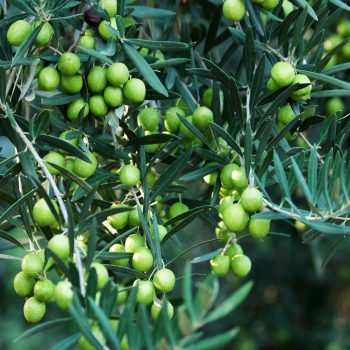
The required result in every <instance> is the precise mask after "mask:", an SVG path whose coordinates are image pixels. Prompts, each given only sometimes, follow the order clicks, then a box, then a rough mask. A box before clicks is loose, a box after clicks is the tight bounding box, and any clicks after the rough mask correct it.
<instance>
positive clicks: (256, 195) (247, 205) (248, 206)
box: [241, 188, 264, 213]
mask: <svg viewBox="0 0 350 350" xmlns="http://www.w3.org/2000/svg"><path fill="white" fill-rule="evenodd" d="M241 204H242V207H243V208H244V210H245V211H247V212H250V213H253V212H255V211H259V210H261V209H262V208H263V207H264V200H263V195H262V193H261V192H260V191H259V190H258V189H257V188H247V189H245V190H244V191H243V193H242V195H241Z"/></svg>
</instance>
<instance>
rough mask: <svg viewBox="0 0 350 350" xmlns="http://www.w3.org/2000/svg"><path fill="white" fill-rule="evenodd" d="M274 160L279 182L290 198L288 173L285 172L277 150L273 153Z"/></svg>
mask: <svg viewBox="0 0 350 350" xmlns="http://www.w3.org/2000/svg"><path fill="white" fill-rule="evenodd" d="M273 160H274V164H275V171H276V175H277V178H278V182H279V184H280V186H281V189H282V191H283V193H284V195H285V196H286V197H288V198H290V190H289V185H288V180H287V177H286V173H285V172H284V169H283V165H282V163H281V160H280V158H279V156H278V154H277V152H274V154H273Z"/></svg>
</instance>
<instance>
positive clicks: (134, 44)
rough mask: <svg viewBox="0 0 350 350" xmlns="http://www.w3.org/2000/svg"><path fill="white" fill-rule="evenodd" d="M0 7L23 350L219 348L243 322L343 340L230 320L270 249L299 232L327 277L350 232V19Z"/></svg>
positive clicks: (3, 119) (165, 4) (141, 7)
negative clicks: (39, 340)
mask: <svg viewBox="0 0 350 350" xmlns="http://www.w3.org/2000/svg"><path fill="white" fill-rule="evenodd" d="M1 4H2V7H1V18H2V19H1V20H0V31H1V33H2V35H1V37H0V40H1V43H0V47H1V50H0V83H1V84H0V113H1V116H0V135H1V136H0V147H1V148H0V157H1V159H0V172H1V173H0V184H1V187H0V199H1V200H0V237H1V239H2V240H4V242H5V241H7V242H6V244H5V245H4V246H3V247H2V248H1V249H2V250H6V253H4V254H1V255H0V258H3V259H7V260H9V262H10V263H11V264H15V263H16V262H18V264H17V265H16V267H17V272H16V274H13V275H12V276H11V284H13V287H14V291H15V292H16V293H17V294H18V295H19V296H20V297H22V298H23V299H22V300H23V303H24V304H23V305H24V306H23V315H24V318H25V320H26V321H27V322H29V323H38V324H37V325H34V326H32V327H31V328H28V330H27V331H26V332H24V333H23V334H21V335H19V338H18V339H17V341H20V340H22V339H24V338H27V337H29V336H32V335H34V334H37V333H40V332H44V331H46V330H48V329H51V328H53V327H62V326H67V325H69V327H67V329H69V330H65V331H64V332H63V333H64V336H63V337H62V339H61V340H59V341H58V342H56V344H55V345H54V346H53V349H55V350H57V349H60V350H62V349H71V348H75V347H78V346H79V347H80V348H82V349H123V350H125V349H143V348H146V349H168V348H171V349H173V348H176V349H188V350H189V349H191V350H192V349H219V348H221V347H223V346H225V345H227V346H229V347H230V346H231V345H230V344H232V342H234V339H235V337H236V335H237V334H238V333H239V328H238V327H239V326H240V324H239V322H241V323H242V325H243V327H244V329H245V335H244V336H248V337H249V338H251V339H253V338H257V339H256V341H258V338H262V343H263V344H273V345H275V346H277V347H278V346H284V345H285V344H287V345H285V346H294V347H301V346H303V347H305V348H308V349H311V348H313V347H315V348H319V344H322V345H323V344H325V343H327V342H329V341H332V340H333V337H332V336H328V335H327V336H326V337H325V338H324V339H321V340H320V342H317V341H314V340H313V339H311V338H310V339H305V338H304V337H303V335H302V336H301V337H300V339H302V340H300V339H299V338H298V339H294V340H293V339H292V338H293V336H291V334H290V330H289V332H288V327H289V326H288V324H284V323H283V322H282V323H281V324H278V322H276V321H275V320H274V321H272V320H269V321H268V322H267V323H269V322H272V323H271V324H274V325H275V324H278V327H276V329H273V330H272V331H271V334H270V333H269V337H272V336H273V335H272V333H274V336H275V338H276V342H273V341H271V338H268V339H267V343H266V339H264V337H262V336H261V334H260V335H259V332H258V331H257V330H256V329H251V330H249V329H248V328H247V327H246V326H247V320H245V319H244V317H243V318H242V317H239V318H237V319H235V318H232V317H231V316H232V315H233V314H234V313H236V308H237V307H238V306H239V305H240V304H241V303H242V302H243V301H244V300H245V299H246V297H247V296H248V295H249V292H251V291H252V293H254V289H255V288H257V289H256V290H259V288H262V286H263V283H262V282H261V281H260V280H259V276H261V274H257V273H256V272H254V270H256V271H258V269H259V268H260V265H259V260H260V261H261V259H262V258H261V256H262V255H264V253H262V251H261V250H260V249H263V247H264V246H265V244H266V245H267V247H270V246H273V244H274V242H276V243H275V244H276V246H275V247H276V248H277V247H280V246H281V243H280V240H281V239H286V237H288V235H290V234H295V232H296V231H298V232H302V233H303V235H302V240H303V242H304V243H307V244H310V245H311V247H312V256H313V262H314V264H315V267H316V269H315V271H314V272H313V273H314V275H315V276H316V275H317V274H320V273H321V271H323V269H324V268H325V267H326V265H327V264H328V263H329V261H330V260H331V259H332V257H333V255H334V254H335V253H336V251H337V250H338V248H339V247H340V246H341V244H342V243H343V242H344V240H345V238H346V237H347V235H348V234H349V233H350V229H349V226H348V225H347V221H348V213H349V212H350V200H349V187H350V185H349V184H350V166H349V160H348V155H347V151H346V148H347V145H348V136H349V135H348V134H349V131H350V126H349V118H348V115H345V113H344V112H345V109H346V104H345V102H344V100H343V98H344V97H346V96H348V95H349V94H350V84H349V83H348V82H347V81H346V72H347V70H348V69H349V68H350V64H349V63H348V62H347V60H348V58H350V46H349V45H350V43H349V38H350V24H349V23H350V22H348V20H347V19H346V13H347V11H349V10H350V7H349V6H348V5H346V4H345V3H344V2H342V1H340V0H329V1H328V0H322V1H305V0H291V1H287V0H284V1H278V0H255V1H250V0H247V1H243V0H226V1H224V2H222V1H221V0H217V1H216V0H211V1H210V0H201V1H191V0H187V1H186V0H181V1H176V2H174V1H147V2H145V3H144V2H142V1H124V0H118V1H117V0H100V1H93V0H91V1H72V0H59V1H50V0H34V1H29V0H28V1H27V0H25V1H17V0H11V1H6V0H5V1H2V2H1ZM291 226H295V229H291V228H290V227H291ZM267 235H268V237H266V236H267ZM286 246H287V248H286ZM291 246H293V247H294V242H293V243H292V242H291V241H289V242H288V243H283V244H282V247H283V249H285V251H286V252H287V251H288V249H290V247H291ZM16 247H17V248H21V249H22V253H21V254H20V257H18V255H17V253H14V249H12V248H16ZM198 247H201V249H200V250H198ZM315 247H317V251H316V249H315ZM9 248H10V249H9ZM265 249H267V248H265ZM293 249H294V248H293ZM299 249H302V246H301V243H300V248H299ZM192 251H194V252H195V253H194V256H193V254H192V257H191V255H190V254H191V252H192ZM198 251H199V252H200V253H199V254H197V253H196V252H198ZM270 256H271V255H270ZM190 257H191V258H190ZM184 258H185V259H184ZM277 258H278V256H277ZM279 258H280V259H281V262H280V263H281V264H282V259H283V258H284V257H283V254H281V256H279ZM264 259H265V258H264ZM16 260H17V261H16ZM264 261H265V262H266V260H264ZM302 261H303V262H304V266H303V264H300V262H298V264H297V263H296V264H295V268H296V269H297V270H298V272H301V271H304V270H305V271H306V269H308V268H309V266H306V265H311V263H310V261H308V260H307V259H304V258H303V259H302ZM299 264H300V265H299ZM256 265H257V267H255V266H256ZM278 265H279V261H277V260H276V261H272V260H270V261H268V264H267V265H266V271H265V273H270V277H271V276H274V274H276V275H277V274H278V273H279V272H278V271H277V269H278ZM251 270H253V272H254V277H255V279H257V280H255V286H254V284H253V282H252V281H249V276H250V275H249V274H250V273H251ZM307 271H309V270H307ZM219 277H220V279H219ZM245 279H248V280H247V281H246V280H245ZM298 279H299V280H301V281H302V282H301V283H305V281H306V276H305V280H304V281H303V278H302V277H300V276H299V275H298ZM7 282H9V281H7ZM271 283H272V282H271ZM266 284H267V283H266ZM274 284H275V282H273V286H271V285H270V286H268V285H267V286H266V285H265V286H263V288H264V290H265V292H264V293H265V294H264V298H267V299H268V298H270V299H271V298H272V299H271V300H273V299H274V295H275V294H274V293H275V291H276V287H275V285H274ZM266 293H267V294H266ZM268 293H269V294H268ZM269 295H270V297H269ZM251 300H254V303H255V305H259V298H255V297H253V298H252V299H251ZM59 309H61V310H59ZM257 309H258V307H257ZM49 310H50V316H49V317H48V316H45V314H46V313H47V312H48V311H49ZM51 310H52V312H51ZM250 311H252V312H253V315H254V312H255V313H257V314H258V310H250ZM247 315H248V314H247ZM44 317H45V319H43V318H44ZM251 317H252V316H251V315H250V316H249V317H247V319H251ZM258 317H260V315H259V316H258ZM226 320H227V321H228V322H227V324H226V323H225V322H226ZM219 322H222V324H224V323H225V326H223V327H217V324H218V323H219ZM228 327H229V329H228ZM260 333H261V332H260ZM277 333H278V335H276V334H277ZM291 339H292V340H291ZM293 341H295V342H294V343H293ZM0 344H1V343H0ZM18 344H20V343H18ZM240 344H241V345H239V346H241V347H242V348H243V349H244V346H246V347H248V346H249V348H254V346H255V345H254V342H253V343H251V342H250V340H247V341H246V343H245V345H244V341H241V342H240ZM242 344H243V345H242ZM332 346H334V347H335V346H338V345H337V343H329V348H330V349H331V347H332Z"/></svg>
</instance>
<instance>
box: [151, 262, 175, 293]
mask: <svg viewBox="0 0 350 350" xmlns="http://www.w3.org/2000/svg"><path fill="white" fill-rule="evenodd" d="M175 282H176V279H175V275H174V272H173V271H171V270H169V269H165V268H164V269H161V270H158V271H157V272H156V273H155V274H154V276H153V284H154V286H155V287H156V289H158V290H159V291H160V292H162V293H169V292H171V291H172V290H173V289H174V287H175Z"/></svg>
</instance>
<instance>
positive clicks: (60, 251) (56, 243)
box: [47, 234, 70, 261]
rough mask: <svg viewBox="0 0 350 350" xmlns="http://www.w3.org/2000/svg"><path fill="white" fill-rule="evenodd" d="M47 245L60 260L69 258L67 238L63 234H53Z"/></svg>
mask: <svg viewBox="0 0 350 350" xmlns="http://www.w3.org/2000/svg"><path fill="white" fill-rule="evenodd" d="M47 247H48V248H49V249H50V250H51V251H53V252H54V253H55V254H56V255H57V256H58V257H59V258H60V259H61V260H62V261H66V260H67V259H68V258H69V254H70V248H69V238H68V237H67V236H66V235H64V234H59V235H55V236H53V237H52V238H51V239H50V240H49V243H48V245H47Z"/></svg>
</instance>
